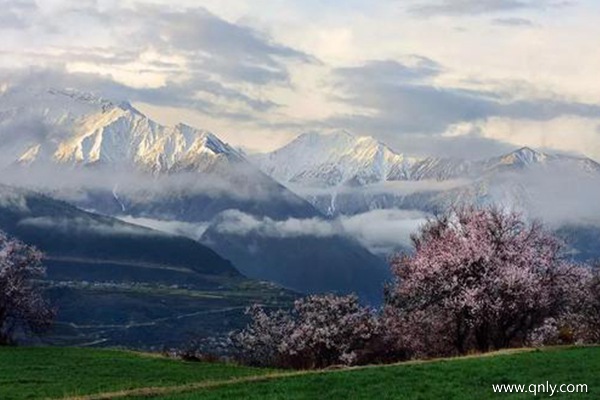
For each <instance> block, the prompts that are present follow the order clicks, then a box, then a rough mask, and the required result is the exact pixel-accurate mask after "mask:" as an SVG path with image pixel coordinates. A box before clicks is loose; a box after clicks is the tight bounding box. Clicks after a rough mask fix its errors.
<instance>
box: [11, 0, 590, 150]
mask: <svg viewBox="0 0 600 400" xmlns="http://www.w3.org/2000/svg"><path fill="white" fill-rule="evenodd" d="M0 37H2V40H1V41H0V54H1V56H0V92H1V91H2V90H4V89H2V88H5V87H7V86H8V85H18V84H22V85H34V86H35V85H37V86H42V87H56V86H61V87H63V88H67V87H68V88H74V89H80V90H85V91H92V92H96V93H98V94H101V95H103V96H105V97H108V98H110V99H114V100H118V101H120V100H129V101H131V102H132V103H133V104H135V105H136V107H138V108H139V109H140V110H142V111H143V112H145V113H146V114H148V115H149V116H150V117H152V118H154V119H156V120H157V121H159V122H162V123H165V124H175V123H178V122H184V123H187V124H190V125H193V126H197V127H199V128H204V129H209V130H211V131H213V132H215V133H216V134H217V135H218V136H219V137H221V138H222V139H224V140H225V141H227V142H229V143H230V144H232V145H234V146H238V147H240V148H242V149H244V150H245V151H248V152H264V151H271V150H273V149H276V148H278V147H280V146H282V145H284V144H285V143H287V142H289V141H290V140H291V139H293V138H294V137H295V136H297V135H298V134H300V133H303V132H306V131H324V132H326V131H330V130H332V129H346V130H349V131H351V132H354V133H356V134H359V135H370V136H373V137H376V138H378V139H379V140H381V141H383V142H384V143H386V144H388V145H389V146H390V147H392V148H393V149H394V150H396V151H398V152H402V153H408V154H413V155H438V156H439V155H442V156H456V157H469V158H483V157H488V156H492V155H497V154H500V153H503V152H506V151H510V150H512V149H514V148H516V147H521V146H530V147H534V148H540V149H544V150H548V151H556V152H571V153H578V154H583V155H586V156H589V157H592V158H595V159H596V160H600V79H598V71H600V51H598V50H599V49H600V2H598V1H596V0H567V1H564V0H379V1H369V0H345V1H340V0H338V1H334V0H321V1H316V0H303V1H292V0H269V1H265V0H254V1H251V2H250V1H241V0H179V1H175V0H171V1H163V0H155V1H135V0H121V1H116V0H78V1H65V0H43V1H42V0H38V1H34V0H0Z"/></svg>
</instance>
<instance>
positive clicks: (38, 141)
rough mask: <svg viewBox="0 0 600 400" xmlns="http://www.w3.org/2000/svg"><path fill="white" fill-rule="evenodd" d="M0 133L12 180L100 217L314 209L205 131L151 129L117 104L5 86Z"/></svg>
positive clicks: (201, 216)
mask: <svg viewBox="0 0 600 400" xmlns="http://www.w3.org/2000/svg"><path fill="white" fill-rule="evenodd" d="M0 137H2V138H3V142H2V144H0V154H1V155H2V160H3V161H4V164H5V165H8V166H9V168H10V169H9V171H10V173H11V174H12V175H15V176H19V179H18V180H16V182H12V183H15V184H19V185H21V184H22V181H32V183H33V184H34V185H35V186H36V187H39V188H41V189H43V190H44V191H49V192H52V193H53V195H54V196H58V197H63V198H65V199H69V200H70V201H73V202H76V204H77V205H79V206H82V207H84V208H86V209H93V210H96V211H98V212H102V213H105V214H111V215H114V214H122V215H134V216H145V217H148V216H154V217H162V218H164V219H171V218H179V219H185V220H191V221H205V220H208V219H210V218H212V217H213V216H214V215H215V214H216V213H218V212H219V211H223V210H226V209H229V208H237V209H241V210H244V211H248V212H253V213H257V214H264V215H269V216H271V217H287V216H290V215H292V216H296V217H308V216H314V215H318V212H317V211H316V210H315V209H314V208H313V207H311V206H310V204H308V203H306V202H305V201H304V200H303V199H301V198H299V197H298V196H296V195H295V194H293V193H292V192H290V191H288V190H287V189H286V188H285V187H283V186H282V185H280V184H278V183H277V182H275V181H274V180H272V179H271V178H269V177H268V176H266V175H265V174H263V173H262V172H260V170H258V169H257V168H256V167H254V166H253V165H252V164H251V163H249V162H248V161H247V160H246V158H245V157H244V156H243V155H242V154H241V153H240V152H238V151H237V150H235V149H234V148H232V147H231V146H229V145H227V144H226V143H224V142H222V141H221V140H219V138H218V137H217V136H215V135H214V134H212V133H210V132H207V131H204V130H198V129H195V128H192V127H189V126H187V125H183V124H179V125H176V126H174V127H167V126H163V125H160V124H158V123H156V122H155V121H153V120H151V119H150V118H148V117H147V116H145V115H144V114H142V113H141V112H140V111H138V110H136V109H135V108H134V107H133V106H131V104H129V103H127V102H121V103H117V102H112V101H110V100H106V99H103V98H102V97H100V96H96V95H93V94H89V93H81V92H78V91H75V90H57V89H39V88H22V87H16V88H9V89H8V90H6V91H4V92H3V93H2V94H0ZM23 171H26V172H23ZM59 176H64V177H65V179H62V180H61V179H59V178H58V177H59ZM73 181H75V182H76V183H75V184H73ZM69 184H71V185H72V186H73V187H69Z"/></svg>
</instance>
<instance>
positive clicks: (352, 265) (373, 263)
mask: <svg viewBox="0 0 600 400" xmlns="http://www.w3.org/2000/svg"><path fill="white" fill-rule="evenodd" d="M249 218H251V217H249V216H247V215H243V214H241V213H239V212H226V213H222V214H220V215H219V216H218V217H217V218H215V220H214V221H213V222H212V224H211V225H210V226H209V227H208V228H207V230H206V231H205V232H204V234H203V235H202V237H201V239H200V241H201V242H202V243H205V244H206V245H207V246H210V247H211V248H212V249H214V250H215V251H216V252H217V253H219V254H221V255H223V256H225V257H227V258H228V259H230V260H232V261H233V262H234V263H235V265H236V266H237V267H238V268H239V270H240V271H241V272H242V273H243V274H244V275H246V276H248V277H251V278H256V279H265V280H269V281H272V282H276V283H277V284H279V285H281V286H283V287H286V288H288V289H291V290H294V291H296V292H300V293H328V292H336V293H338V294H349V293H355V294H357V295H359V297H360V298H361V300H362V301H363V302H365V303H370V304H379V303H381V302H382V300H383V285H384V283H385V282H386V281H388V280H389V279H390V278H391V271H390V269H389V266H388V265H387V263H386V262H385V260H384V259H383V258H380V257H378V256H375V255H374V254H372V253H371V252H369V251H368V250H367V249H366V248H364V247H363V246H362V245H360V244H359V243H357V242H356V241H355V240H353V239H351V238H350V237H349V236H348V235H347V234H344V233H343V232H340V233H328V234H320V233H319V232H314V231H311V232H302V231H301V230H300V229H298V230H296V231H294V229H293V228H294V226H296V224H301V221H300V220H296V221H293V220H288V221H285V222H283V223H282V222H277V221H272V220H266V221H265V220H256V219H254V218H253V219H252V220H251V222H250V224H248V219H249ZM283 224H286V226H288V227H290V228H291V229H289V230H285V229H279V230H278V229H277V228H276V227H277V226H281V225H283ZM246 225H250V227H246Z"/></svg>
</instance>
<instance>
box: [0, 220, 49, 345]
mask: <svg viewBox="0 0 600 400" xmlns="http://www.w3.org/2000/svg"><path fill="white" fill-rule="evenodd" d="M41 260H42V254H41V253H40V252H39V251H38V250H36V249H35V248H33V247H30V246H27V245H26V244H24V243H22V242H20V241H18V240H15V239H10V238H8V237H7V236H6V235H5V234H4V233H1V232H0V345H2V344H4V345H6V344H10V343H13V342H14V339H15V338H14V336H15V334H16V333H17V332H19V331H21V332H35V333H38V332H41V331H43V330H44V329H46V328H48V327H49V326H50V325H51V323H52V320H53V318H54V314H55V312H54V310H53V309H52V308H51V307H50V306H49V304H48V303H47V302H46V301H45V300H44V299H43V297H42V293H41V290H40V289H39V287H38V286H37V285H36V284H35V279H39V278H41V277H43V276H44V273H45V269H44V267H43V266H42V263H41Z"/></svg>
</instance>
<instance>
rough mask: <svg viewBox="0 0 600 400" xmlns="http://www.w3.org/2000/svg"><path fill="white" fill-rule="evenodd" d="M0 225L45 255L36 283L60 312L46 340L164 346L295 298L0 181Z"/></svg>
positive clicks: (192, 252) (206, 253) (221, 330)
mask: <svg viewBox="0 0 600 400" xmlns="http://www.w3.org/2000/svg"><path fill="white" fill-rule="evenodd" d="M0 229H1V230H3V231H5V232H7V233H8V234H9V235H11V236H14V237H17V238H19V239H20V240H22V241H24V242H26V243H28V244H32V245H35V246H36V247H38V248H39V249H40V250H42V251H43V252H44V264H45V265H46V267H47V277H46V279H45V280H44V282H43V283H42V284H43V285H44V287H45V290H46V291H47V293H48V296H50V298H51V299H52V301H53V303H54V304H55V305H56V306H57V307H58V310H59V313H58V317H57V323H56V326H55V328H54V329H53V331H52V332H51V333H50V335H49V336H48V337H45V338H44V341H45V342H47V343H55V344H69V345H72V344H75V345H83V344H88V343H96V344H101V345H108V346H115V345H119V346H131V347H138V348H150V347H154V348H161V347H162V346H165V345H175V344H179V343H181V342H183V341H185V340H186V339H187V338H188V335H189V334H191V333H195V334H198V335H220V334H226V333H227V332H228V331H229V330H231V329H235V328H239V327H241V326H243V325H244V323H245V321H246V320H245V317H244V315H243V313H244V309H245V308H246V307H247V306H249V305H251V304H252V303H254V302H260V303H265V304H267V305H273V306H277V305H279V304H288V302H289V301H291V300H292V299H293V298H294V296H295V295H294V294H293V293H292V292H289V291H286V290H283V289H280V288H277V287H274V286H273V285H269V284H264V283H260V282H257V281H252V280H249V279H247V278H245V277H244V276H243V275H241V274H240V273H239V272H238V271H237V270H236V269H235V268H234V267H233V265H232V264H231V263H230V262H229V261H227V260H225V259H223V258H222V257H220V256H219V255H218V254H217V253H215V252H214V251H212V250H211V249H209V248H207V247H205V246H203V245H201V244H199V243H198V242H195V241H193V240H190V239H186V238H183V237H178V236H172V235H167V234H165V233H162V232H158V231H153V230H151V229H147V228H143V227H140V226H136V225H132V224H127V223H124V222H121V221H119V220H116V219H113V218H110V217H106V216H100V215H96V214H92V213H88V212H85V211H82V210H79V209H78V208H76V207H73V206H72V205H70V204H68V203H65V202H62V201H58V200H55V199H52V198H50V197H47V196H45V195H41V194H38V193H34V192H31V191H28V190H23V189H18V188H14V187H8V186H4V185H0Z"/></svg>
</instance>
